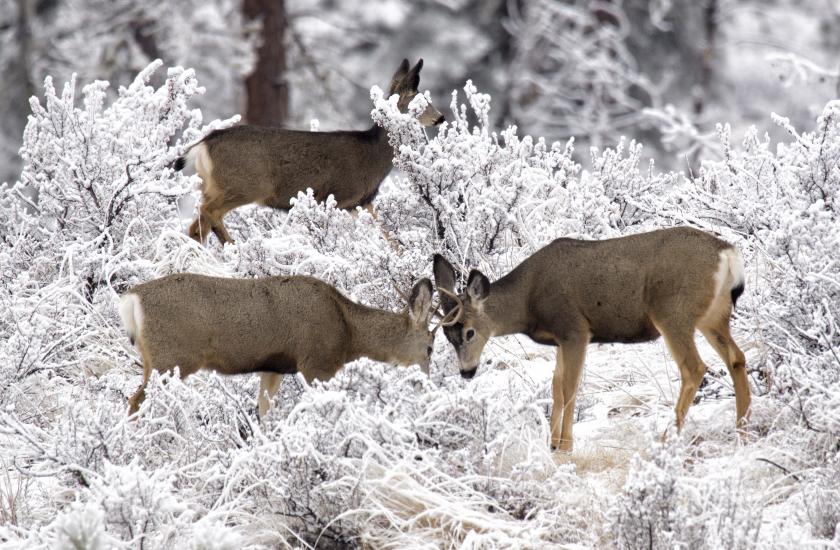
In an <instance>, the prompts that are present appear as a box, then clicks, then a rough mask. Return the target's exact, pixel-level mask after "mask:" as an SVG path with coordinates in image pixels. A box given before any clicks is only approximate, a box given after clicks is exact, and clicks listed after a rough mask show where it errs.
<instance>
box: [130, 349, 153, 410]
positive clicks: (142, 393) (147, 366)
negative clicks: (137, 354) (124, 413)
mask: <svg viewBox="0 0 840 550" xmlns="http://www.w3.org/2000/svg"><path fill="white" fill-rule="evenodd" d="M151 375H152V364H151V362H150V361H143V382H141V383H140V387H139V388H137V391H136V392H134V395H132V396H131V397H129V398H128V416H131V415H133V414H134V413H136V412H137V411H138V410H139V409H140V405H141V404H142V403H143V401H144V400H145V399H146V384H147V383H148V382H149V377H150V376H151Z"/></svg>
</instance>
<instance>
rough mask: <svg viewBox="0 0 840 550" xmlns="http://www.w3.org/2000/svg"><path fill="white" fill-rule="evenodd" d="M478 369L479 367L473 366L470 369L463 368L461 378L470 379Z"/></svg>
mask: <svg viewBox="0 0 840 550" xmlns="http://www.w3.org/2000/svg"><path fill="white" fill-rule="evenodd" d="M477 370H478V367H473V368H471V369H470V370H462V371H461V378H466V379H467V380H470V379H471V378H472V377H473V376H475V371H477Z"/></svg>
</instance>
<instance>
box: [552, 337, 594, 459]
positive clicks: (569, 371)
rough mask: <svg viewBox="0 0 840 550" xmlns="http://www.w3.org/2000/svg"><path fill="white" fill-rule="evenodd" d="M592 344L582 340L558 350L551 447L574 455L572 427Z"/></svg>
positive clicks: (553, 383) (585, 339) (569, 341)
mask: <svg viewBox="0 0 840 550" xmlns="http://www.w3.org/2000/svg"><path fill="white" fill-rule="evenodd" d="M588 344H589V338H588V337H586V336H581V337H578V338H574V339H570V340H567V341H566V342H564V343H563V344H562V345H560V346H558V348H557V366H556V367H555V370H554V379H553V380H552V390H553V393H554V405H553V407H552V411H551V446H552V448H554V449H559V450H561V451H571V450H572V447H573V446H574V438H573V436H572V423H573V422H574V418H575V402H576V401H577V390H578V386H579V385H580V376H581V373H582V372H583V362H584V358H585V357H586V346H587V345H588ZM558 375H559V376H558ZM558 389H559V392H558ZM558 396H559V397H560V398H559V399H558ZM558 432H559V433H558Z"/></svg>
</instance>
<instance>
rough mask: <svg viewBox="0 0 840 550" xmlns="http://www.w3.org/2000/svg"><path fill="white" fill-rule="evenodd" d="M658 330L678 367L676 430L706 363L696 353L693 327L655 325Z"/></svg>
mask: <svg viewBox="0 0 840 550" xmlns="http://www.w3.org/2000/svg"><path fill="white" fill-rule="evenodd" d="M656 328H657V329H659V332H660V333H661V334H662V336H663V337H664V338H665V343H666V344H667V345H668V351H670V352H671V357H673V358H674V361H676V362H677V367H679V369H680V380H681V383H680V396H679V398H678V399H677V405H676V407H675V411H676V414H677V430H682V427H683V424H684V423H685V415H686V413H687V412H688V407H689V406H690V405H691V403H692V402H693V401H694V396H695V395H696V394H697V390H698V388H700V382H702V380H703V375H704V374H706V365H705V364H704V363H703V360H702V359H701V358H700V354H699V353H697V346H695V345H694V329H693V328H691V329H685V328H666V327H661V326H659V325H657V327H656Z"/></svg>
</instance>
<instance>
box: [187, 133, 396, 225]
mask: <svg viewBox="0 0 840 550" xmlns="http://www.w3.org/2000/svg"><path fill="white" fill-rule="evenodd" d="M203 145H204V146H205V147H206V150H207V154H208V156H209V158H210V159H211V163H212V172H211V174H210V175H209V176H210V177H209V178H204V177H203V175H202V179H204V180H205V181H207V180H208V179H210V180H212V181H213V182H214V183H215V185H217V186H219V187H221V188H222V189H220V192H221V194H223V195H224V196H225V197H226V198H227V200H228V201H233V202H241V201H245V202H250V201H254V202H259V203H261V204H264V205H266V206H271V207H274V208H281V209H288V208H290V204H289V200H290V199H291V198H293V197H295V196H296V195H297V193H298V191H302V190H304V189H306V188H308V187H311V188H312V189H313V191H314V193H315V197H316V199H318V200H324V199H326V197H327V196H329V195H330V194H332V195H334V196H335V199H336V201H337V202H338V205H339V207H342V208H349V207H351V206H355V205H357V204H364V203H365V202H369V200H370V199H368V197H369V196H371V195H375V194H376V191H377V190H378V188H379V184H380V183H381V181H382V180H383V179H384V178H385V176H387V175H388V173H389V172H390V170H391V165H392V159H393V156H394V153H393V150H392V148H391V146H390V145H389V144H388V137H387V133H386V132H385V130H383V129H381V128H379V127H378V126H374V127H373V128H371V129H370V130H366V131H360V132H352V131H350V132H301V131H296V130H286V129H282V128H265V127H260V126H237V127H233V128H228V129H225V130H218V131H216V132H213V133H212V134H210V135H209V136H208V137H207V138H205V140H204V142H203ZM237 197H241V198H237ZM371 198H372V197H371Z"/></svg>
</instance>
